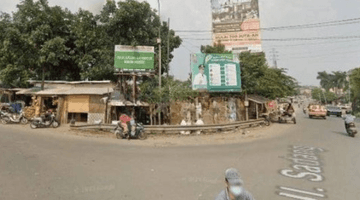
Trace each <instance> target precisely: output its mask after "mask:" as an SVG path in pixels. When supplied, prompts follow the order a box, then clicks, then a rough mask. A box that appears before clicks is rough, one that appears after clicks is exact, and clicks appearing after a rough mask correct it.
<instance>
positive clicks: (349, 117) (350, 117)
mask: <svg viewBox="0 0 360 200" xmlns="http://www.w3.org/2000/svg"><path fill="white" fill-rule="evenodd" d="M355 118H356V117H355V116H354V115H352V114H351V111H350V110H347V111H346V115H344V116H343V119H344V120H345V128H346V129H348V126H349V124H350V123H353V122H354V119H355Z"/></svg>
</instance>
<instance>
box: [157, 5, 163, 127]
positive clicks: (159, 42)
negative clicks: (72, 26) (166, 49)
mask: <svg viewBox="0 0 360 200" xmlns="http://www.w3.org/2000/svg"><path fill="white" fill-rule="evenodd" d="M158 7H159V20H160V26H159V38H158V40H157V42H158V44H159V90H160V91H161V24H162V23H161V14H160V0H158ZM158 117H159V125H161V110H160V111H159V116H158Z"/></svg>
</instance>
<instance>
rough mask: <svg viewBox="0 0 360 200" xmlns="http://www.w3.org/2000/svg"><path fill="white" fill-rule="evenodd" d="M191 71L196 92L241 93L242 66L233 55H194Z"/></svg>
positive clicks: (192, 56)
mask: <svg viewBox="0 0 360 200" xmlns="http://www.w3.org/2000/svg"><path fill="white" fill-rule="evenodd" d="M191 69H192V87H193V89H194V90H207V91H209V92H239V91H241V79H240V73H241V72H240V64H239V61H238V59H237V57H236V56H235V55H233V54H203V53H197V54H192V55H191Z"/></svg>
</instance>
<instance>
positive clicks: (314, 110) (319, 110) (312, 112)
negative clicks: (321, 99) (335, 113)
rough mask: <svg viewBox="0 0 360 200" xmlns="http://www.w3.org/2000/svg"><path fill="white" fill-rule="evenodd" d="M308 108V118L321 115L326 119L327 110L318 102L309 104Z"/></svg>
mask: <svg viewBox="0 0 360 200" xmlns="http://www.w3.org/2000/svg"><path fill="white" fill-rule="evenodd" d="M308 110H309V118H313V117H322V118H324V119H326V114H327V111H326V109H325V106H323V105H320V104H309V106H308Z"/></svg>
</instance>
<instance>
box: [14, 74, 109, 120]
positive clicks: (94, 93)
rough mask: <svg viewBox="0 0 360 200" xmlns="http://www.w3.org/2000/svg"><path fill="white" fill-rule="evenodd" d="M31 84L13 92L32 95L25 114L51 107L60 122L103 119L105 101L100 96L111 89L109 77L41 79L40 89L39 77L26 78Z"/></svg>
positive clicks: (38, 113) (37, 112)
mask: <svg viewBox="0 0 360 200" xmlns="http://www.w3.org/2000/svg"><path fill="white" fill-rule="evenodd" d="M29 82H30V83H31V84H34V86H35V87H34V88H30V89H26V90H22V91H19V92H18V93H17V94H27V95H32V99H33V101H32V105H31V107H30V108H28V109H29V110H30V111H29V112H27V113H29V115H34V116H40V115H42V114H43V113H45V111H46V110H49V109H51V110H52V111H53V112H54V113H55V114H56V118H57V119H58V120H59V121H60V122H61V123H65V124H66V123H70V120H72V119H74V120H75V121H76V122H84V123H90V124H92V123H95V122H100V121H102V122H105V120H106V119H105V117H106V106H107V104H106V103H107V102H106V101H103V100H102V99H104V98H106V97H109V95H110V93H111V92H113V89H112V88H113V87H114V86H113V84H112V83H111V81H74V82H68V81H45V85H44V90H40V91H39V90H38V89H39V87H40V86H41V81H29Z"/></svg>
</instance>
